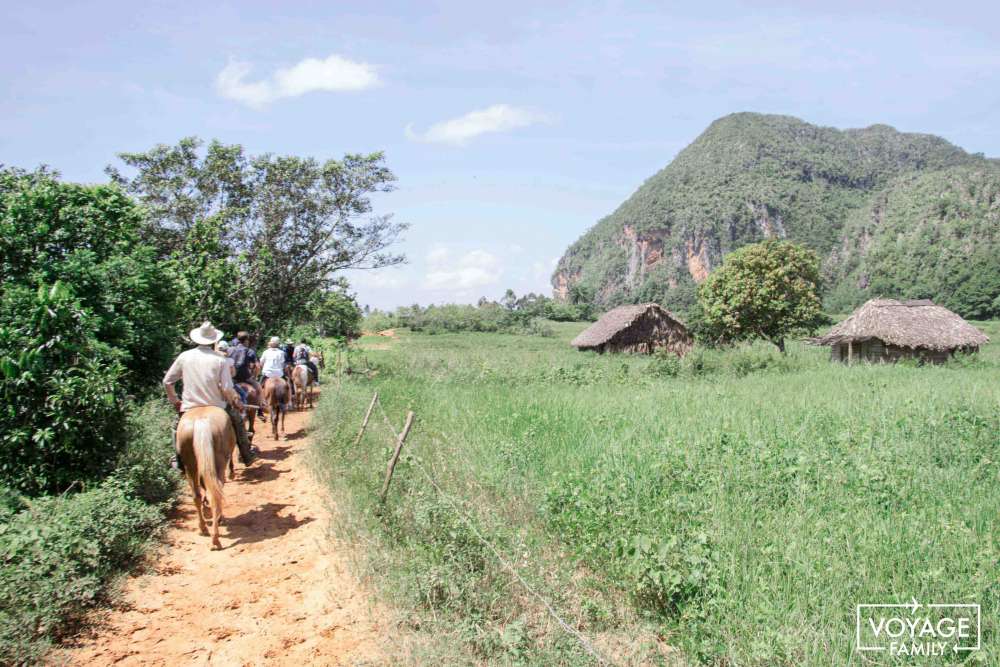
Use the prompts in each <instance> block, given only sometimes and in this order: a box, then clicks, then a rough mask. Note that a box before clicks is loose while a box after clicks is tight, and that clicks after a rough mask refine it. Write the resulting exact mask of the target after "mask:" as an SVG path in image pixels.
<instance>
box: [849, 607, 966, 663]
mask: <svg viewBox="0 0 1000 667" xmlns="http://www.w3.org/2000/svg"><path fill="white" fill-rule="evenodd" d="M856 621H857V627H856V629H855V632H856V635H855V637H856V642H857V643H856V647H857V650H858V651H886V652H888V654H889V655H891V656H935V655H936V656H943V655H948V654H949V653H956V654H957V653H960V652H962V651H978V650H979V646H980V642H981V639H982V634H981V628H980V611H979V605H978V604H921V603H919V602H917V600H916V598H914V599H913V600H911V601H910V602H906V603H897V604H885V603H882V604H859V605H858V606H857V609H856Z"/></svg>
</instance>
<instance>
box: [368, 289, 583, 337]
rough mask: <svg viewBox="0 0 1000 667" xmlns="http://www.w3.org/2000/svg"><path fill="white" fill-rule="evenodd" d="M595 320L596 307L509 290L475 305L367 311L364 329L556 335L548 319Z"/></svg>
mask: <svg viewBox="0 0 1000 667" xmlns="http://www.w3.org/2000/svg"><path fill="white" fill-rule="evenodd" d="M592 319H594V312H593V306H591V305H589V304H585V305H581V306H577V305H574V304H568V303H563V302H561V301H558V300H556V299H551V298H549V297H547V296H544V295H541V294H535V293H534V292H530V293H528V294H525V295H523V296H520V297H519V296H517V294H515V293H514V290H512V289H508V290H507V291H506V292H505V293H504V295H503V297H502V298H500V299H499V300H498V301H492V300H490V299H487V298H486V297H481V298H480V299H479V301H478V302H477V303H476V304H475V305H472V304H442V305H430V306H421V305H420V304H413V305H412V306H400V307H399V308H396V309H395V310H394V311H391V312H385V311H381V310H377V309H376V310H372V309H370V308H366V309H365V319H364V322H363V323H362V327H363V328H364V329H365V330H366V331H370V332H376V331H381V330H384V329H392V328H395V327H406V328H408V329H410V330H412V331H423V332H427V333H444V332H449V333H452V332H459V331H480V332H499V333H527V334H535V335H552V331H551V329H550V328H549V327H547V326H546V325H545V323H544V322H545V320H551V321H555V322H575V321H587V320H592Z"/></svg>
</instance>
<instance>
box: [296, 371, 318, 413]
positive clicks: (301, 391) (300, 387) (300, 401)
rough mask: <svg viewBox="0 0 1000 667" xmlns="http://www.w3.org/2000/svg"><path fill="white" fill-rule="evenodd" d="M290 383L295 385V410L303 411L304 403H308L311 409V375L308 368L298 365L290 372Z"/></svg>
mask: <svg viewBox="0 0 1000 667" xmlns="http://www.w3.org/2000/svg"><path fill="white" fill-rule="evenodd" d="M292 382H294V383H295V409H296V410H302V409H304V408H305V404H306V401H308V402H309V407H310V408H311V407H312V406H313V397H312V383H313V375H312V371H310V370H309V367H308V366H306V365H305V364H298V365H297V366H296V367H295V370H293V371H292Z"/></svg>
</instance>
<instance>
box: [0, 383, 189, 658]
mask: <svg viewBox="0 0 1000 667" xmlns="http://www.w3.org/2000/svg"><path fill="white" fill-rule="evenodd" d="M170 419H171V417H170V415H169V413H168V411H167V410H166V409H165V407H164V406H163V404H162V403H160V402H157V404H156V405H155V406H154V405H148V406H145V407H143V408H142V409H141V410H139V411H137V412H136V416H135V417H133V418H132V419H131V420H130V429H129V433H130V438H129V444H128V447H127V448H126V449H125V451H124V452H123V453H122V456H121V458H120V460H119V462H118V465H117V466H116V468H115V471H114V472H113V474H112V475H111V476H110V477H108V478H107V479H106V480H104V481H103V482H101V483H100V484H98V485H96V486H94V487H92V488H89V489H87V490H85V491H83V492H81V493H75V494H64V495H60V496H52V497H46V498H42V499H38V500H27V499H23V498H19V497H17V496H16V495H15V494H12V493H11V492H10V491H8V490H4V489H3V487H0V491H3V492H4V495H5V497H6V498H7V499H8V500H7V502H6V503H5V506H6V507H7V509H6V510H4V509H0V515H2V519H3V520H2V521H0V662H2V663H3V664H28V663H34V662H35V661H36V660H37V659H38V658H39V656H40V655H41V654H43V653H44V651H45V650H46V648H47V647H48V644H49V642H50V641H52V640H53V639H57V638H59V637H62V636H65V635H67V634H70V633H72V632H73V631H74V629H75V628H76V625H77V623H78V622H79V621H81V620H82V619H83V615H84V613H85V612H86V611H87V610H88V609H89V608H90V607H92V606H93V605H94V604H95V603H97V602H100V601H101V600H102V598H103V596H104V594H105V592H106V588H107V585H108V583H109V582H110V581H111V580H112V579H113V577H114V576H115V574H117V573H118V572H119V571H121V570H122V569H123V568H127V567H128V566H130V565H131V564H132V563H133V562H135V560H136V559H137V558H138V557H139V556H140V555H141V554H142V553H143V550H144V548H145V546H146V543H147V540H148V539H149V537H150V536H151V535H153V534H154V533H155V532H156V530H157V528H158V527H159V526H160V525H161V524H162V521H163V518H164V515H165V512H166V509H167V501H168V500H169V499H170V497H171V496H172V494H173V493H174V490H175V488H176V481H177V478H176V476H175V475H174V474H173V473H172V471H170V469H169V468H168V467H167V466H166V465H165V463H166V461H167V457H168V456H169V452H170V449H171V445H170V438H169V435H168V434H169V430H168V429H169V424H170Z"/></svg>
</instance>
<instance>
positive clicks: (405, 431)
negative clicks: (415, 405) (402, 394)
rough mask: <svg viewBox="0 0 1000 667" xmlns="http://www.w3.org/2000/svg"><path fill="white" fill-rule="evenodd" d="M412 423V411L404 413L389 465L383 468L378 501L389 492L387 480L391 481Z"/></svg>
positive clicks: (383, 499)
mask: <svg viewBox="0 0 1000 667" xmlns="http://www.w3.org/2000/svg"><path fill="white" fill-rule="evenodd" d="M412 425H413V411H412V410H411V411H410V412H407V413H406V425H405V426H403V432H402V433H400V434H399V440H397V441H396V451H394V452H393V453H392V458H391V459H389V465H388V466H387V467H386V469H385V482H384V483H383V484H382V493H380V494H379V501H380V502H383V503H384V502H385V494H387V493H389V482H391V481H392V471H393V470H395V469H396V462H397V461H399V454H400V452H402V451H403V443H404V442H406V436H407V435H408V434H409V433H410V427H411V426H412Z"/></svg>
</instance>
